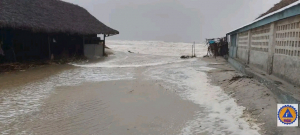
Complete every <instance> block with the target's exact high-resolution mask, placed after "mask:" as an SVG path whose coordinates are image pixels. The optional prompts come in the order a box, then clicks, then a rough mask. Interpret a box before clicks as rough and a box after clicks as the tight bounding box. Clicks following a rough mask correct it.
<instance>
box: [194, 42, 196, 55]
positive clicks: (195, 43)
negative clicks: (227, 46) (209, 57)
mask: <svg viewBox="0 0 300 135" xmlns="http://www.w3.org/2000/svg"><path fill="white" fill-rule="evenodd" d="M194 57H196V43H195V42H194Z"/></svg>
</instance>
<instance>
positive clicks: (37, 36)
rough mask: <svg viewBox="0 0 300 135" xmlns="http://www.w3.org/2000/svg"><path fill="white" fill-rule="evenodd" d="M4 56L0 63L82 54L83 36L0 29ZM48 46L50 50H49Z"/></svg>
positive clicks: (0, 40) (0, 57)
mask: <svg viewBox="0 0 300 135" xmlns="http://www.w3.org/2000/svg"><path fill="white" fill-rule="evenodd" d="M0 43H2V45H1V48H2V50H3V51H4V56H2V55H0V63H5V62H25V61H36V60H49V59H50V56H51V55H53V56H54V58H55V59H61V58H68V57H74V56H81V55H83V36H81V35H69V34H63V33H58V34H50V35H49V34H47V33H35V32H31V31H25V30H13V29H0ZM49 46H50V51H49Z"/></svg>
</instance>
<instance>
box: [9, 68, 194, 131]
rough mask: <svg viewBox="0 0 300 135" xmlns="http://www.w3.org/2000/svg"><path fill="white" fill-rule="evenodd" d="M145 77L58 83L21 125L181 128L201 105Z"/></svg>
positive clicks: (30, 128) (41, 128) (48, 128)
mask: <svg viewBox="0 0 300 135" xmlns="http://www.w3.org/2000/svg"><path fill="white" fill-rule="evenodd" d="M137 70H138V71H137V72H140V71H139V70H143V68H139V69H137ZM143 78H144V77H143V75H142V74H139V75H138V78H137V79H136V80H120V81H106V82H99V83H82V84H80V85H78V86H64V87H58V88H56V89H55V93H54V94H52V95H51V96H50V97H49V98H47V99H46V100H44V104H43V106H42V107H41V109H40V111H37V112H35V113H33V114H30V115H28V116H24V117H23V118H22V120H19V123H18V129H17V130H18V131H22V130H23V131H26V132H24V133H25V134H43V135H46V134H49V135H50V134H51V135H52V134H57V135H60V134H61V135H62V134H64V135H75V134H78V135H82V134H113V135H117V134H119V135H120V134H123V135H126V134H128V135H132V134H135V135H140V134H180V132H181V129H182V128H183V127H184V126H185V122H186V121H187V120H189V119H192V118H193V114H194V112H195V110H196V109H198V108H197V105H195V104H193V103H191V102H189V101H186V100H182V99H181V98H180V97H179V96H178V95H176V94H174V93H173V92H170V91H167V90H166V89H165V88H163V87H162V86H161V85H159V84H158V83H155V81H148V80H144V79H143ZM17 130H16V132H11V133H18V131H17Z"/></svg>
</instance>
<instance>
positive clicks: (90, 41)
mask: <svg viewBox="0 0 300 135" xmlns="http://www.w3.org/2000/svg"><path fill="white" fill-rule="evenodd" d="M100 41H101V40H100V38H98V37H93V36H92V37H85V42H84V56H86V57H87V58H89V59H94V58H98V57H102V56H103V55H104V51H103V50H104V45H103V44H102V42H100Z"/></svg>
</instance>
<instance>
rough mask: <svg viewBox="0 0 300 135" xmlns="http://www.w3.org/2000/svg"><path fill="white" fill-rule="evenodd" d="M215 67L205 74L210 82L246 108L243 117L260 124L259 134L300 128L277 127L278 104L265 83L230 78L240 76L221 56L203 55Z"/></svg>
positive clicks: (295, 132) (294, 134) (290, 133)
mask: <svg viewBox="0 0 300 135" xmlns="http://www.w3.org/2000/svg"><path fill="white" fill-rule="evenodd" d="M203 60H204V61H206V62H209V63H218V64H210V65H209V67H212V68H215V69H214V70H211V71H208V72H207V74H208V75H209V78H210V79H211V83H213V84H214V85H217V86H221V87H222V89H223V90H224V91H225V92H226V93H227V94H228V95H230V96H231V97H232V98H234V99H235V102H236V103H237V104H238V105H240V106H244V107H246V109H245V110H244V114H243V117H245V118H246V120H247V121H248V122H249V123H250V124H251V123H252V124H253V123H256V124H258V125H260V128H261V130H260V133H261V134H263V135H283V134H284V135H299V133H300V128H297V127H292V128H286V127H277V104H278V103H279V102H278V100H277V99H276V96H275V95H273V93H272V92H271V90H270V89H268V88H267V87H266V86H264V84H262V83H260V82H258V81H257V80H255V79H251V78H240V79H237V80H234V81H230V80H231V79H232V77H234V76H243V74H241V73H240V72H238V71H236V70H235V69H234V68H233V67H232V66H230V65H229V63H227V61H226V60H225V59H223V58H220V57H219V58H217V59H214V58H204V59H203Z"/></svg>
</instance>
